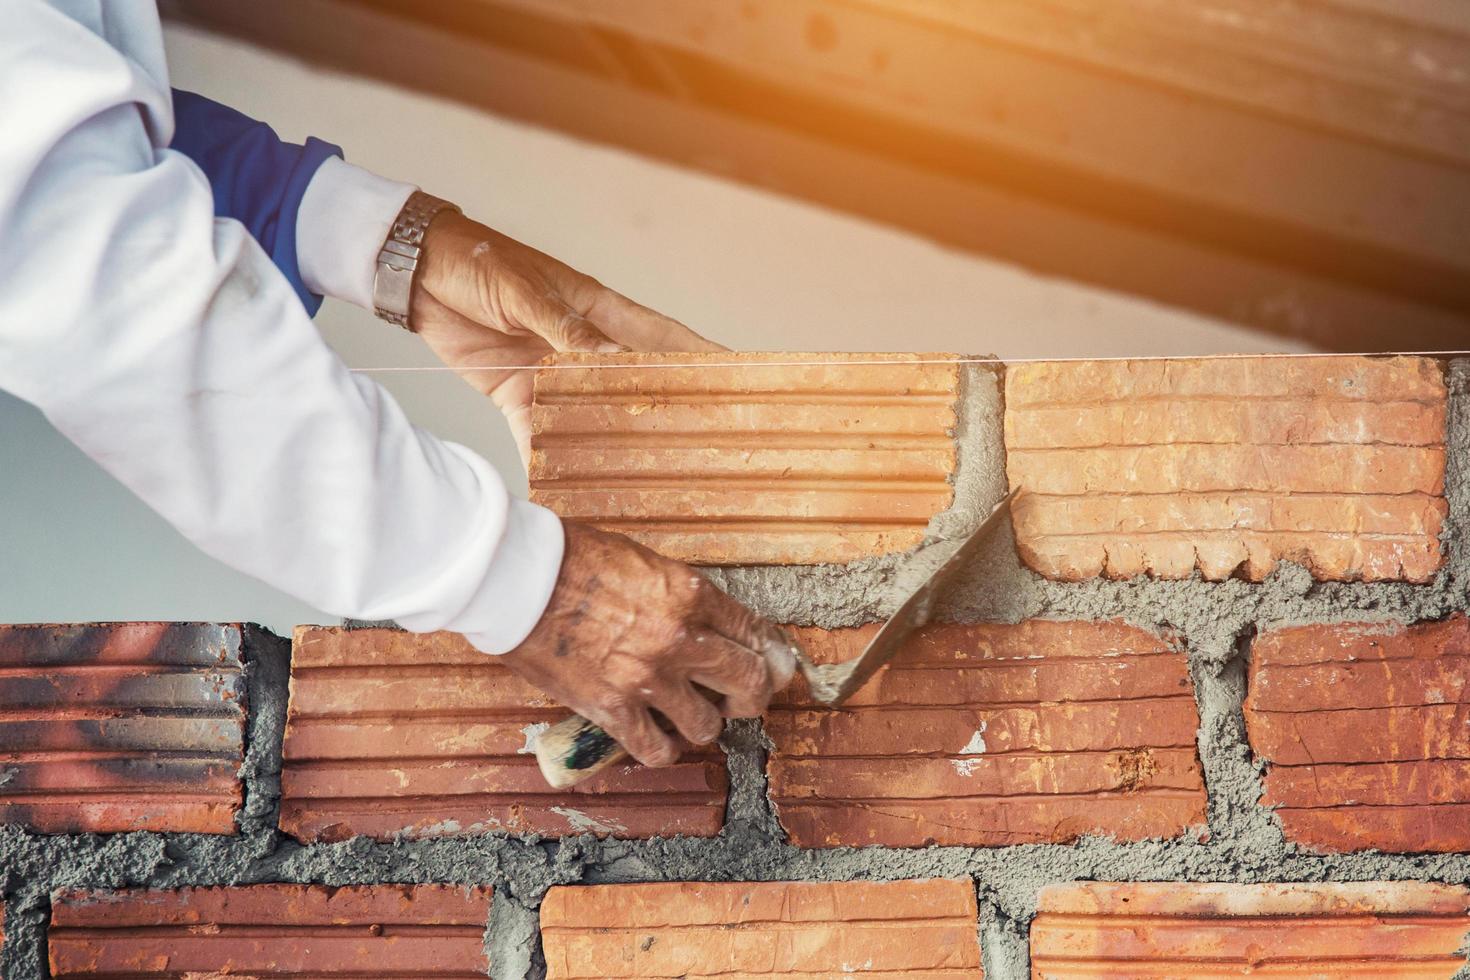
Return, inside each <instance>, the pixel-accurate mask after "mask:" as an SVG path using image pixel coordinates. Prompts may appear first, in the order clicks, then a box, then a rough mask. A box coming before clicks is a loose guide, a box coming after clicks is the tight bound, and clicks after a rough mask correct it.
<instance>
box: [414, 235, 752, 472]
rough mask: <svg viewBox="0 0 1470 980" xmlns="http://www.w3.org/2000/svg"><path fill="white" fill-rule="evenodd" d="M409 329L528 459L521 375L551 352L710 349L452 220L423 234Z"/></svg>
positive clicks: (677, 326) (509, 242) (538, 257)
mask: <svg viewBox="0 0 1470 980" xmlns="http://www.w3.org/2000/svg"><path fill="white" fill-rule="evenodd" d="M409 323H410V324H411V325H412V326H413V328H414V329H415V330H416V331H417V332H418V334H419V336H421V337H423V338H424V341H425V342H426V343H427V344H428V345H429V346H430V347H431V348H432V349H433V351H434V353H435V354H437V355H439V358H440V360H442V361H443V362H444V363H445V364H447V365H449V366H450V367H453V368H457V369H459V372H460V376H461V377H463V378H464V379H465V380H466V381H468V382H469V383H470V384H471V385H472V386H473V387H474V388H476V389H478V390H479V391H481V392H482V393H484V394H487V395H489V396H490V397H491V398H492V399H494V401H495V404H496V405H498V406H500V410H501V411H502V412H504V413H505V417H506V419H507V420H508V421H509V422H510V427H511V431H512V432H513V433H514V434H515V437H516V445H517V446H518V447H519V448H520V451H521V458H522V460H523V461H526V462H529V460H530V455H531V376H532V372H530V371H486V370H477V369H480V368H485V367H493V366H497V365H515V364H535V363H536V362H537V361H539V360H540V359H541V358H542V357H544V356H546V355H547V354H549V353H551V352H552V351H601V352H611V351H620V350H649V351H714V350H723V349H724V348H722V347H721V346H720V345H719V344H715V343H712V342H710V341H708V340H705V339H704V338H703V337H701V336H699V334H697V333H695V332H694V331H693V330H690V329H689V328H688V327H686V326H684V325H683V324H682V323H679V322H678V321H677V320H671V319H669V318H668V317H666V316H663V315H662V314H659V313H655V312H654V311H653V310H650V309H648V308H647V307H645V306H639V305H638V304H637V303H635V302H633V301H632V300H630V299H628V298H627V297H625V296H622V295H620V294H618V293H615V292H613V291H612V290H611V289H608V288H607V287H606V286H604V285H602V284H601V283H599V282H598V281H597V280H596V279H593V278H592V277H591V276H584V275H583V274H582V273H580V272H577V271H576V270H575V269H572V268H569V267H567V266H565V265H563V264H562V263H560V262H558V261H557V260H556V259H553V258H552V257H551V256H549V255H543V254H542V253H540V252H538V251H536V250H535V249H533V248H530V247H528V246H526V245H522V244H521V243H520V242H517V241H515V240H513V239H510V238H507V237H505V236H504V235H502V234H500V233H499V232H496V231H492V230H491V229H489V228H487V227H485V226H484V225H482V224H480V223H479V222H476V221H471V220H470V219H468V218H466V217H464V216H463V215H459V214H455V213H453V212H446V213H443V214H440V215H439V216H438V217H437V218H435V219H434V221H433V223H432V224H430V225H429V230H428V232H427V234H426V235H425V236H424V253H423V259H422V261H421V264H420V266H419V270H418V274H417V275H416V276H415V277H414V295H413V299H412V306H411V307H410V310H409Z"/></svg>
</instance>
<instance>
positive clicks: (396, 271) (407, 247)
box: [373, 191, 459, 331]
mask: <svg viewBox="0 0 1470 980" xmlns="http://www.w3.org/2000/svg"><path fill="white" fill-rule="evenodd" d="M441 211H454V212H456V213H458V212H459V208H458V206H456V205H454V204H451V203H449V202H448V201H446V200H444V199H443V198H440V197H435V196H434V195H432V194H425V193H424V192H423V191H414V192H413V193H412V194H410V195H408V200H407V201H405V202H404V204H403V210H401V211H399V212H398V217H397V218H395V219H394V220H393V228H392V230H391V231H389V232H388V238H387V240H386V241H384V242H383V248H382V250H381V251H379V252H378V269H377V272H376V273H375V274H374V275H373V312H375V313H377V314H378V316H379V317H381V318H382V319H384V320H387V321H388V322H389V323H395V324H397V325H398V326H400V327H402V328H403V329H405V330H408V331H412V330H413V327H411V326H410V325H409V323H408V304H409V300H410V299H411V298H412V296H413V277H414V271H415V270H416V269H418V267H419V256H421V255H422V254H423V245H424V232H425V231H428V229H429V222H431V221H433V220H434V216H435V215H437V214H439V213H440V212H441Z"/></svg>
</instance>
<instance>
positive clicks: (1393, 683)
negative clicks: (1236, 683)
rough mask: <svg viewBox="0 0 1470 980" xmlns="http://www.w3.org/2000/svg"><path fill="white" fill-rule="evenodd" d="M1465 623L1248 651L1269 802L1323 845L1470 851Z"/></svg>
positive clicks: (1253, 722)
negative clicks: (1268, 764) (1267, 768)
mask: <svg viewBox="0 0 1470 980" xmlns="http://www.w3.org/2000/svg"><path fill="white" fill-rule="evenodd" d="M1467 716H1470V621H1467V620H1466V618H1465V617H1464V616H1463V615H1456V616H1454V617H1453V618H1451V619H1449V620H1446V621H1444V622H1439V623H1424V624H1420V625H1417V626H1410V627H1402V626H1385V625H1381V624H1379V625H1369V624H1347V625H1341V624H1339V625H1333V626H1301V627H1292V628H1288V629H1279V630H1272V631H1269V632H1266V633H1263V634H1261V635H1260V636H1259V637H1257V639H1256V641H1255V643H1253V644H1252V646H1251V678H1250V694H1249V696H1248V697H1247V699H1246V703H1245V719H1246V729H1247V732H1248V733H1249V736H1250V742H1251V747H1252V748H1253V749H1254V750H1255V752H1256V754H1257V755H1258V756H1260V757H1261V758H1263V759H1265V760H1266V761H1268V762H1269V763H1270V764H1271V765H1270V768H1269V770H1268V771H1267V774H1266V781H1265V795H1264V796H1263V798H1262V802H1263V803H1265V804H1266V805H1269V806H1274V807H1277V808H1278V809H1277V810H1276V813H1277V815H1278V816H1279V817H1280V818H1281V823H1282V826H1283V828H1284V829H1285V831H1286V836H1287V837H1288V838H1289V839H1290V840H1293V841H1297V842H1298V843H1301V844H1305V845H1308V846H1310V847H1313V848H1316V849H1319V850H1329V851H1349V850H1361V849H1364V848H1377V849H1379V850H1385V851H1470V725H1467V724H1466V722H1467Z"/></svg>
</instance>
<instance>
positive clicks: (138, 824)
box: [0, 623, 245, 834]
mask: <svg viewBox="0 0 1470 980" xmlns="http://www.w3.org/2000/svg"><path fill="white" fill-rule="evenodd" d="M0 671H4V673H5V677H4V679H3V680H0V713H3V718H0V754H3V756H4V761H3V762H0V772H3V775H4V778H3V780H0V822H4V823H21V824H25V825H27V826H29V827H32V828H34V829H36V830H39V831H42V832H43V833H56V834H60V833H111V832H121V831H129V830H153V831H181V832H193V833H206V834H233V833H235V832H236V829H237V828H236V826H235V812H236V811H237V810H238V809H239V808H240V801H241V794H242V789H241V784H240V779H239V776H238V775H237V773H238V771H239V768H240V764H241V761H242V757H243V755H244V726H245V684H244V680H243V678H242V676H241V672H240V630H239V628H238V627H236V626H215V625H209V624H197V623H108V624H94V625H83V626H0Z"/></svg>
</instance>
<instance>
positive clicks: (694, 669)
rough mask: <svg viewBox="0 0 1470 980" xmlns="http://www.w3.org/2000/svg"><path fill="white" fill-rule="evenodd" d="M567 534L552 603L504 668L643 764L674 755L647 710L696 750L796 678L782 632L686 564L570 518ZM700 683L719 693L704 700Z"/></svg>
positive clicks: (756, 711) (759, 708)
mask: <svg viewBox="0 0 1470 980" xmlns="http://www.w3.org/2000/svg"><path fill="white" fill-rule="evenodd" d="M566 535H567V541H566V552H565V556H564V557H563V558H562V564H561V574H560V575H559V576H558V578H557V581H556V591H555V592H553V593H552V596H551V602H550V603H549V604H548V606H547V608H546V612H545V614H544V615H543V616H542V617H541V621H540V622H539V623H537V624H536V628H535V629H534V630H532V631H531V635H530V636H528V637H526V639H525V642H523V643H522V644H521V645H520V646H518V647H516V648H515V649H514V650H512V651H510V652H509V653H507V654H505V655H504V662H505V663H506V664H507V665H508V666H509V667H510V668H511V669H512V670H514V671H516V672H517V673H519V674H520V675H521V676H522V677H524V678H526V679H527V680H528V681H530V682H531V683H532V684H535V685H536V686H537V687H539V688H541V689H542V690H543V691H545V692H546V693H547V694H550V695H551V696H552V697H554V698H555V699H556V700H558V701H560V702H561V703H562V704H565V705H566V706H567V707H569V708H571V709H573V710H574V711H576V712H577V713H578V714H580V715H581V716H582V717H584V718H586V719H588V720H589V721H591V722H593V723H594V724H597V725H600V726H601V727H602V728H603V729H604V730H605V731H606V732H607V733H608V734H609V735H611V736H612V737H613V738H615V739H617V740H618V741H619V742H620V743H622V746H623V748H625V749H627V750H628V754H629V755H631V756H633V758H635V759H637V760H638V761H639V762H641V763H643V764H644V765H648V766H666V765H669V764H670V763H672V762H673V761H674V760H675V759H677V758H678V757H679V746H678V744H677V743H676V742H675V740H674V739H673V738H672V737H670V735H669V734H667V733H666V732H665V731H664V730H663V729H662V728H661V727H660V726H659V724H658V722H657V721H656V720H655V718H654V716H653V714H652V713H651V711H650V709H653V710H656V711H657V712H658V713H659V714H661V715H662V716H663V717H664V718H666V719H668V720H669V721H670V722H672V723H673V726H674V728H675V729H676V730H677V731H678V733H679V734H680V735H682V736H684V738H686V739H688V740H689V741H690V742H693V743H695V744H697V745H702V744H704V743H706V742H712V741H714V739H715V738H716V737H718V736H719V734H720V729H721V727H722V726H723V724H724V723H723V721H722V720H721V718H722V716H723V717H725V718H745V717H754V716H756V715H759V714H760V713H761V712H763V711H764V710H765V708H766V704H767V702H769V701H770V699H771V692H772V691H773V690H775V689H777V688H781V687H785V686H786V683H787V682H788V681H790V680H791V675H792V672H793V671H794V669H795V666H796V664H795V658H794V655H793V653H792V651H791V648H790V646H789V644H788V643H787V641H786V638H785V637H784V636H783V635H782V633H781V631H780V630H778V629H777V628H776V627H774V626H772V625H771V624H770V623H767V622H766V621H765V620H763V619H761V618H760V617H759V616H757V615H756V614H755V613H753V612H751V611H750V610H748V609H746V608H745V607H744V606H742V605H740V603H738V602H736V601H735V600H734V599H731V598H730V597H729V596H727V595H725V594H724V593H723V592H721V591H720V590H719V589H717V588H716V587H715V586H713V585H711V584H710V582H709V581H708V580H707V579H705V578H704V577H703V576H702V575H700V574H698V573H697V572H695V571H694V569H692V568H690V567H689V566H688V565H684V564H682V563H680V562H676V561H671V560H670V559H668V558H663V557H660V556H659V555H656V554H654V553H653V552H652V551H649V550H648V549H647V548H645V547H643V546H642V545H639V544H635V543H634V542H632V541H630V540H628V539H627V538H625V537H623V536H622V535H620V534H607V533H604V532H602V531H597V530H594V529H592V528H589V527H583V526H579V525H577V524H573V523H570V522H569V523H567V524H566ZM696 684H698V685H701V686H702V687H705V688H709V689H710V690H712V691H715V692H717V693H719V694H721V695H723V698H722V699H721V700H720V701H719V702H718V703H711V701H710V700H709V699H708V698H707V697H705V696H704V695H703V694H701V693H700V692H699V691H698V690H696V689H695V686H694V685H696Z"/></svg>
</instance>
